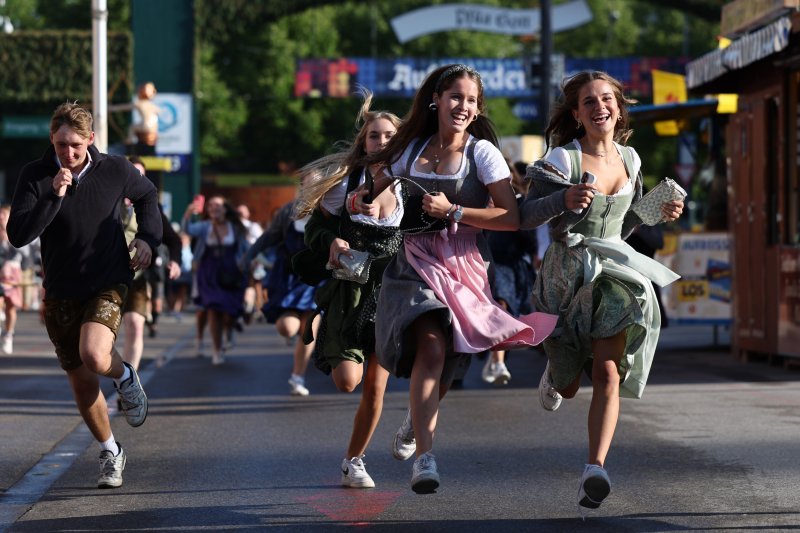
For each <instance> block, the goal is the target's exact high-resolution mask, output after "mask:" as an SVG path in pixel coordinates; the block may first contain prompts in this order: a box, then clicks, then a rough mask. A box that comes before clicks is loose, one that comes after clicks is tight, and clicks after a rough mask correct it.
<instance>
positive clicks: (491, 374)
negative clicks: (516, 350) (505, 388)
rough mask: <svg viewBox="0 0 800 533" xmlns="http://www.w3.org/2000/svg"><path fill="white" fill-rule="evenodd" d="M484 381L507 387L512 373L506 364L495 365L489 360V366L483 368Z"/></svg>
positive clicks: (500, 362) (499, 362)
mask: <svg viewBox="0 0 800 533" xmlns="http://www.w3.org/2000/svg"><path fill="white" fill-rule="evenodd" d="M483 381H485V382H486V383H494V384H495V385H505V384H506V383H508V382H509V381H511V372H509V371H508V368H506V364H505V363H503V362H502V361H498V362H497V363H493V362H492V360H491V359H489V361H488V363H487V365H486V366H484V368H483Z"/></svg>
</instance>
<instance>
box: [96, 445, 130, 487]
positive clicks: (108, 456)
mask: <svg viewBox="0 0 800 533" xmlns="http://www.w3.org/2000/svg"><path fill="white" fill-rule="evenodd" d="M117 446H119V455H114V454H113V453H111V450H103V451H102V452H100V479H98V480H97V488H98V489H114V488H116V487H121V486H122V471H123V470H125V460H126V459H125V451H124V450H123V449H122V445H121V444H120V443H119V442H117Z"/></svg>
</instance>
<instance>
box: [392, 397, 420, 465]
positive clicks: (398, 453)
mask: <svg viewBox="0 0 800 533" xmlns="http://www.w3.org/2000/svg"><path fill="white" fill-rule="evenodd" d="M416 451H417V439H416V438H414V428H413V427H412V426H411V409H409V410H408V412H406V417H405V419H404V420H403V423H402V424H400V428H399V429H398V430H397V433H395V434H394V439H393V440H392V455H393V456H394V458H395V459H399V460H401V461H405V460H406V459H409V458H410V457H411V456H412V455H414V452H416Z"/></svg>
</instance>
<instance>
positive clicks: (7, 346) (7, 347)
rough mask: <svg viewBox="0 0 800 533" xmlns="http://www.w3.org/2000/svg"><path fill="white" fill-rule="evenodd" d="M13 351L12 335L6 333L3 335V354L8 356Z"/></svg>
mask: <svg viewBox="0 0 800 533" xmlns="http://www.w3.org/2000/svg"><path fill="white" fill-rule="evenodd" d="M13 351H14V334H13V333H6V334H5V335H3V353H4V354H6V355H10V354H11V352H13Z"/></svg>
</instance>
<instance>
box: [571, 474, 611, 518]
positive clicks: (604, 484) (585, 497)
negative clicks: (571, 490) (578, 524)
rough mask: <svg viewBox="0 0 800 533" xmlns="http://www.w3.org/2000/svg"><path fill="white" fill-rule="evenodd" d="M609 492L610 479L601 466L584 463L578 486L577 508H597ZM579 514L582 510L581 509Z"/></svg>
mask: <svg viewBox="0 0 800 533" xmlns="http://www.w3.org/2000/svg"><path fill="white" fill-rule="evenodd" d="M610 492H611V480H610V479H609V477H608V473H607V472H606V471H605V469H604V468H603V467H602V466H598V465H586V466H585V467H584V469H583V475H582V476H581V485H580V487H579V488H578V506H579V507H578V508H579V510H581V509H580V508H581V507H584V508H587V509H597V508H598V507H600V504H601V503H603V500H605V499H606V496H608V494H609V493H610ZM581 514H583V511H582V510H581Z"/></svg>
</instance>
